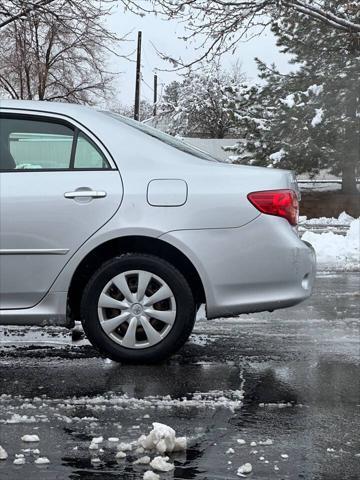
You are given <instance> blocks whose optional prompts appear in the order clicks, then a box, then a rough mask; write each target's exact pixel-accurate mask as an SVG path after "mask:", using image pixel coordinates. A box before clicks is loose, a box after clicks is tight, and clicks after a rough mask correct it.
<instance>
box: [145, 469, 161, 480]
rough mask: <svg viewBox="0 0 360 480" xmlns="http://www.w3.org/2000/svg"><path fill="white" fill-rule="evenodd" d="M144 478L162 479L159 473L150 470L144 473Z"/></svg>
mask: <svg viewBox="0 0 360 480" xmlns="http://www.w3.org/2000/svg"><path fill="white" fill-rule="evenodd" d="M143 480H160V477H159V475H158V474H157V473H155V472H152V471H151V470H148V471H147V472H145V473H144V476H143Z"/></svg>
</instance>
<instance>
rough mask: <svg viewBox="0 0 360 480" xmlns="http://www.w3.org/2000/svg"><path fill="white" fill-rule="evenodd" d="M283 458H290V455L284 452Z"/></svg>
mask: <svg viewBox="0 0 360 480" xmlns="http://www.w3.org/2000/svg"><path fill="white" fill-rule="evenodd" d="M281 458H289V455H288V454H287V453H282V454H281Z"/></svg>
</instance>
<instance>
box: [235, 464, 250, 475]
mask: <svg viewBox="0 0 360 480" xmlns="http://www.w3.org/2000/svg"><path fill="white" fill-rule="evenodd" d="M251 472H252V465H251V463H244V465H241V467H239V468H238V471H237V474H238V476H239V477H245V475H248V474H249V473H251Z"/></svg>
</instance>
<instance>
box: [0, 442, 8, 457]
mask: <svg viewBox="0 0 360 480" xmlns="http://www.w3.org/2000/svg"><path fill="white" fill-rule="evenodd" d="M8 456H9V455H8V453H7V451H6V450H5V448H3V447H2V446H1V445H0V460H6V459H7V458H8Z"/></svg>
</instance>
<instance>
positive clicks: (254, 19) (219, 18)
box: [123, 0, 360, 67]
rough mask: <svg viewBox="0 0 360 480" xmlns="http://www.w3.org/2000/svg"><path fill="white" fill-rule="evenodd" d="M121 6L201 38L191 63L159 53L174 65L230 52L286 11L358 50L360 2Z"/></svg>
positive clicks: (236, 0)
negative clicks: (198, 53)
mask: <svg viewBox="0 0 360 480" xmlns="http://www.w3.org/2000/svg"><path fill="white" fill-rule="evenodd" d="M123 3H124V4H125V5H126V6H127V7H128V8H129V9H131V10H132V11H134V12H140V13H149V12H156V13H158V14H163V15H165V16H166V17H167V18H170V19H176V20H178V21H180V22H183V23H184V25H185V28H186V31H187V32H188V33H187V34H186V35H185V37H183V39H184V40H186V41H189V40H192V39H195V38H197V37H199V38H201V44H200V45H199V48H204V51H203V53H202V54H201V56H199V57H198V58H196V59H195V60H194V61H193V62H191V63H186V62H184V61H183V60H182V59H181V58H180V59H174V58H172V57H171V56H168V55H165V54H163V53H162V54H161V56H162V57H163V58H164V59H165V60H168V61H170V62H172V63H173V64H175V65H177V66H178V65H180V66H187V67H189V66H191V65H193V64H194V63H198V62H200V61H202V60H204V59H205V58H209V57H210V58H211V59H213V58H215V57H216V56H218V55H219V54H222V53H224V52H225V51H229V50H232V49H234V48H235V46H236V45H237V44H238V42H239V41H241V40H248V39H249V38H252V37H253V36H255V35H259V34H260V33H261V32H262V31H263V30H264V29H265V28H266V27H267V26H269V25H270V24H271V23H272V21H273V20H274V18H281V17H282V15H284V14H288V13H289V11H293V12H296V13H301V14H303V15H305V16H307V17H308V18H309V19H312V20H315V21H319V22H322V23H324V24H326V25H327V26H329V27H330V28H333V29H336V30H338V31H339V32H343V33H345V34H348V35H349V36H350V37H351V39H352V41H353V42H354V44H355V45H356V47H357V48H360V8H359V0H345V1H341V2H338V1H336V0H232V1H231V0H196V1H194V0H178V1H174V0H148V1H147V2H146V1H144V2H139V1H137V0H124V1H123Z"/></svg>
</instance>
